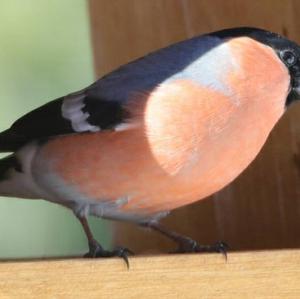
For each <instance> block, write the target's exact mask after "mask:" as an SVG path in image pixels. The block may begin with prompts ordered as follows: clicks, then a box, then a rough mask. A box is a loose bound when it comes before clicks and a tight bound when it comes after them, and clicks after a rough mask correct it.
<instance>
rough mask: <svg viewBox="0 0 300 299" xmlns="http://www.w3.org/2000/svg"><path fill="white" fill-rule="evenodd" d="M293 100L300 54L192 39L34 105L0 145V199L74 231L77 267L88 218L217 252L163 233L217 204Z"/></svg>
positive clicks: (243, 42)
mask: <svg viewBox="0 0 300 299" xmlns="http://www.w3.org/2000/svg"><path fill="white" fill-rule="evenodd" d="M299 97H300V48H299V46H298V45H297V44H296V43H295V42H293V41H290V40H288V39H287V38H285V37H283V36H281V35H279V34H277V33H273V32H271V31H268V30H264V29H260V28H251V27H239V28H228V29H223V30H220V31H216V32H211V33H206V34H202V35H199V36H196V37H192V38H189V39H186V40H183V41H180V42H177V43H175V44H172V45H170V46H167V47H165V48H162V49H159V50H157V51H154V52H151V53H149V54H148V55H146V56H144V57H141V58H139V59H137V60H134V61H132V62H130V63H128V64H125V65H123V66H120V67H119V68H117V69H116V70H114V71H112V72H110V73H109V74H107V75H105V76H103V77H102V78H100V79H99V80H97V81H96V82H95V83H93V84H91V85H90V86H88V87H87V88H84V89H82V90H79V91H77V92H74V93H71V94H68V95H66V96H63V97H61V98H58V99H55V100H53V101H50V102H48V103H46V104H44V105H43V106H41V107H38V108H36V109H35V110H33V111H31V112H29V113H27V114H25V115H24V116H22V117H21V118H19V119H18V120H16V121H15V122H14V123H13V124H12V125H11V127H10V128H8V129H6V130H5V131H3V132H2V133H0V152H2V153H6V156H5V157H4V158H2V159H1V160H0V196H9V197H18V198H26V199H44V200H47V201H50V202H52V203H56V204H59V205H61V206H63V207H65V208H68V209H70V210H71V211H72V212H73V213H74V215H75V216H76V217H77V218H78V220H79V221H80V223H81V224H82V227H83V230H84V232H85V234H86V236H87V241H88V246H89V251H88V253H87V254H86V255H85V256H86V257H90V258H94V257H100V258H101V257H114V256H116V257H121V258H124V259H125V260H126V261H128V258H127V257H128V255H130V253H131V251H130V250H129V249H127V248H123V247H116V248H114V249H112V250H108V249H104V248H103V247H102V246H101V244H100V243H99V242H98V241H97V240H96V238H95V237H94V235H93V233H92V231H91V229H90V227H89V224H88V221H87V217H88V216H89V215H91V216H96V217H102V218H104V219H110V220H116V221H123V222H131V223H134V224H136V225H137V226H140V227H147V228H149V229H152V230H154V231H157V232H159V233H161V234H163V235H164V236H166V237H168V238H170V239H171V240H173V241H174V242H176V243H177V244H178V248H177V250H176V252H182V253H184V252H223V253H226V251H227V249H228V245H227V244H226V243H225V242H223V241H219V242H216V243H214V244H211V245H204V244H200V243H198V242H197V241H195V240H193V239H191V238H189V237H187V236H184V235H181V234H178V233H176V232H174V231H171V230H169V229H167V228H165V227H163V226H162V225H161V224H160V220H161V219H162V218H163V217H165V216H167V215H168V214H169V213H170V212H171V211H172V210H174V209H177V208H180V207H182V206H185V205H188V204H191V203H194V202H196V201H199V200H202V199H204V198H206V197H208V196H209V195H212V194H214V193H215V192H218V191H219V190H221V189H222V188H224V187H225V186H227V185H228V184H230V183H231V182H232V181H233V180H234V179H235V178H236V177H238V176H239V175H240V174H241V173H242V172H243V171H244V170H245V169H246V168H247V167H248V165H249V164H250V163H251V162H252V161H253V160H254V159H255V157H256V156H257V154H258V153H259V151H260V150H261V148H262V147H263V145H264V143H265V142H266V140H267V138H268V135H269V134H270V132H271V130H272V129H273V127H274V126H275V124H276V123H277V122H278V120H279V119H280V118H281V116H282V115H283V114H284V112H285V111H286V110H287V108H288V107H289V106H290V105H291V104H292V103H294V102H296V100H298V99H299Z"/></svg>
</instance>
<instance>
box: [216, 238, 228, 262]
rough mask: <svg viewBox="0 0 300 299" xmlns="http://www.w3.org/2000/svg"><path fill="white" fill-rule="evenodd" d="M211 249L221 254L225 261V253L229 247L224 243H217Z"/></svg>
mask: <svg viewBox="0 0 300 299" xmlns="http://www.w3.org/2000/svg"><path fill="white" fill-rule="evenodd" d="M212 247H213V248H215V251H216V252H219V253H222V254H223V256H224V258H225V260H226V261H227V251H228V249H229V246H228V245H227V244H226V243H225V242H222V241H221V242H217V243H216V244H214V245H213V246H212Z"/></svg>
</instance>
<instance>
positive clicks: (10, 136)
mask: <svg viewBox="0 0 300 299" xmlns="http://www.w3.org/2000/svg"><path fill="white" fill-rule="evenodd" d="M25 143H26V140H25V139H24V138H22V137H20V136H18V135H17V134H15V133H14V132H13V130H12V129H8V130H5V131H3V132H1V133H0V152H1V153H5V152H15V151H16V150H17V149H19V148H20V147H21V146H22V145H24V144H25Z"/></svg>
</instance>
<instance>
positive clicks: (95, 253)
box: [84, 240, 133, 269]
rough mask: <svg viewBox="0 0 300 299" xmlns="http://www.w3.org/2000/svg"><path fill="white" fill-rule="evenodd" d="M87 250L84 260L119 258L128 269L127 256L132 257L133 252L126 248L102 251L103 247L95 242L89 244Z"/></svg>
mask: <svg viewBox="0 0 300 299" xmlns="http://www.w3.org/2000/svg"><path fill="white" fill-rule="evenodd" d="M89 248H90V250H89V252H88V253H87V254H85V255H84V257H85V258H101V257H103V258H105V257H120V258H122V259H123V260H124V261H125V263H126V265H127V267H128V269H129V261H128V256H129V255H133V252H132V251H131V250H129V249H128V248H123V247H116V248H115V249H114V250H112V251H109V250H105V249H103V247H102V246H101V245H100V244H99V243H98V242H97V241H96V240H93V241H92V242H90V243H89Z"/></svg>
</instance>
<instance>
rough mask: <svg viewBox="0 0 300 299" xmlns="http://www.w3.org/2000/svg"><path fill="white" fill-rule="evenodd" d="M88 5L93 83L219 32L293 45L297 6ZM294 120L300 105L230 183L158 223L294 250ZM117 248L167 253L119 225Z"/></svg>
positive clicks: (298, 129)
mask: <svg viewBox="0 0 300 299" xmlns="http://www.w3.org/2000/svg"><path fill="white" fill-rule="evenodd" d="M89 4H90V12H91V29H92V40H93V45H94V56H95V66H96V73H97V75H98V76H99V75H102V74H104V73H106V72H108V71H110V70H112V69H113V68H115V67H117V66H118V65H120V64H122V63H125V62H128V61H129V60H131V59H133V58H136V57H139V56H142V55H144V54H146V53H148V52H149V51H152V50H154V49H157V48H160V47H163V46H166V45H168V44H170V43H172V42H176V41H178V40H182V39H185V38H187V37H191V36H194V35H198V34H201V33H204V32H209V31H213V30H218V29H222V28H225V27H234V26H256V27H263V28H266V29H270V30H273V31H276V32H280V33H282V34H284V35H287V36H288V37H289V38H291V39H294V40H296V41H298V42H300V18H299V13H300V1H297V0H285V1H282V0H262V1H239V0H228V1H223V0H214V1H201V0H151V1H148V0H129V1H124V0H114V1H110V0H90V1H89ZM266 96H268V95H266ZM258 117H263V111H262V114H261V115H258ZM299 119H300V105H299V104H298V105H297V104H295V105H294V106H293V107H292V108H291V109H290V110H289V111H288V113H287V114H286V115H285V116H284V117H283V119H282V120H281V121H280V122H279V124H278V125H277V126H276V128H275V130H274V131H273V132H272V133H271V136H270V138H269V140H268V142H267V144H266V145H265V147H264V149H263V151H262V152H261V153H260V154H259V156H258V157H257V159H256V160H255V162H254V163H253V164H252V165H251V166H250V167H249V168H248V169H247V170H246V171H245V172H244V173H243V174H242V175H241V176H240V177H239V178H238V179H237V180H235V181H234V182H233V183H232V184H231V185H230V186H229V187H227V188H225V189H224V190H222V191H221V192H219V193H218V194H216V195H214V196H212V197H210V198H209V199H207V200H205V201H202V202H199V203H197V204H194V205H192V206H189V207H185V208H182V209H180V210H178V211H175V212H174V213H172V214H171V216H170V217H168V218H167V219H166V220H164V221H163V222H164V224H166V225H167V226H169V227H171V228H173V229H175V230H177V231H179V232H181V233H185V234H188V235H190V236H191V237H193V238H195V239H197V240H199V241H201V242H202V243H211V242H214V241H216V240H220V239H222V240H225V241H226V242H228V243H229V244H230V245H231V247H232V248H234V249H236V250H242V249H243V250H244V249H263V248H264V249H269V248H290V247H294V248H297V247H300V238H299V228H300V200H299V199H300V184H299V182H300V176H299V174H300V171H299V169H300V167H299V165H300V163H298V165H297V163H296V160H295V155H298V153H299V145H300V122H299ZM237 154H238V149H237ZM298 160H299V159H298ZM220 175H222V174H220ZM116 242H117V243H119V244H122V245H125V246H128V247H131V248H132V249H134V250H135V251H137V252H144V251H145V250H158V249H160V250H161V251H162V250H167V249H170V248H171V244H170V243H169V242H168V241H166V240H165V239H163V238H162V237H159V236H157V235H156V234H154V233H153V234H150V233H145V232H144V231H142V230H138V229H135V228H132V227H131V226H129V225H126V224H122V225H118V226H117V227H116Z"/></svg>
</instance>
